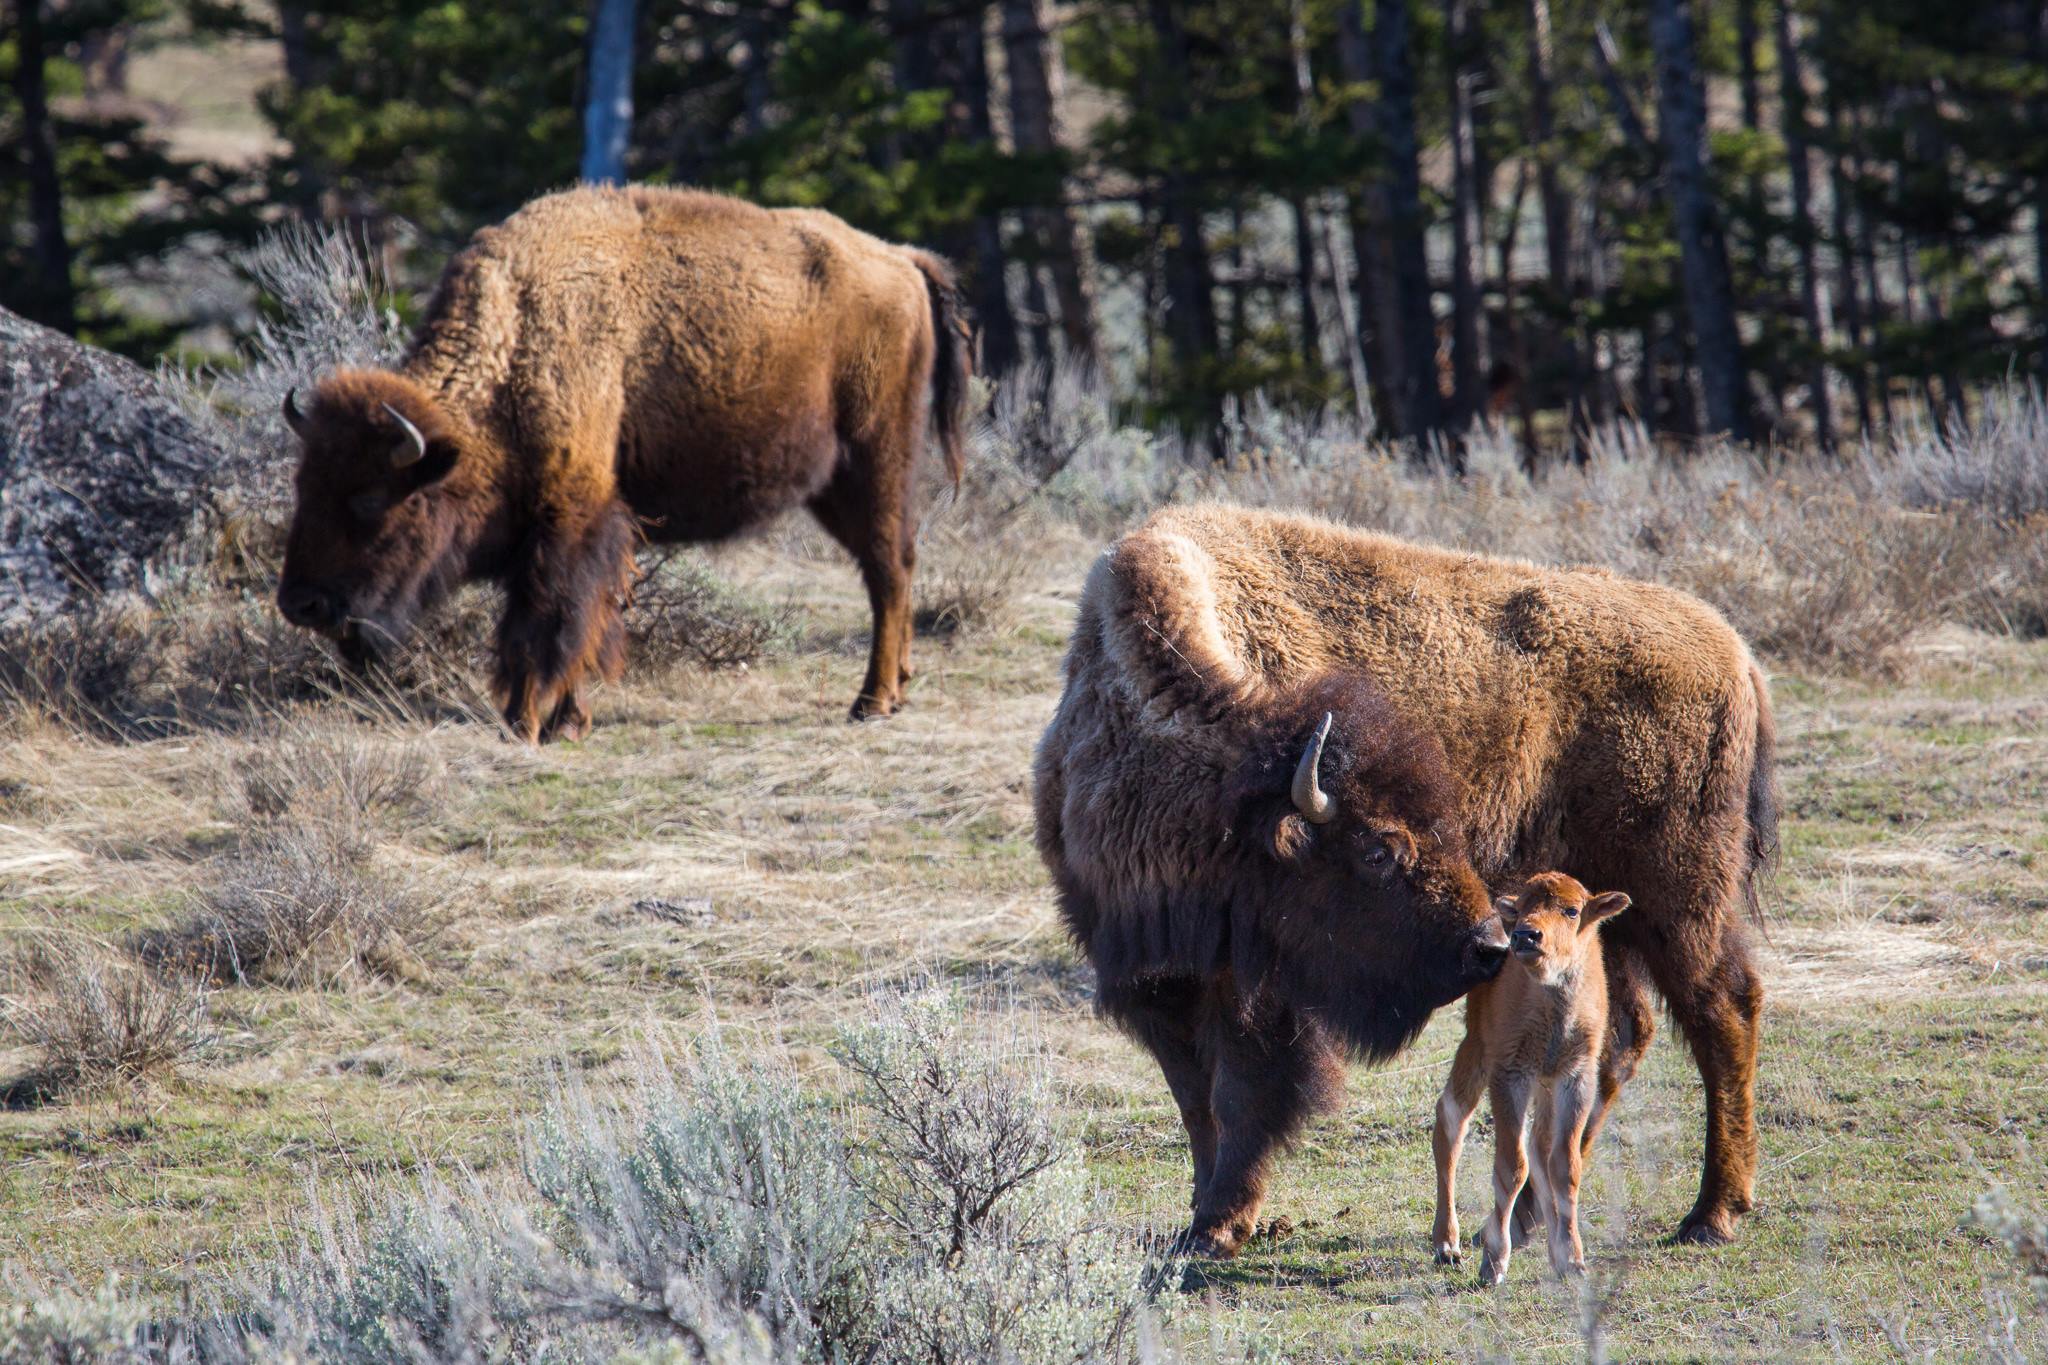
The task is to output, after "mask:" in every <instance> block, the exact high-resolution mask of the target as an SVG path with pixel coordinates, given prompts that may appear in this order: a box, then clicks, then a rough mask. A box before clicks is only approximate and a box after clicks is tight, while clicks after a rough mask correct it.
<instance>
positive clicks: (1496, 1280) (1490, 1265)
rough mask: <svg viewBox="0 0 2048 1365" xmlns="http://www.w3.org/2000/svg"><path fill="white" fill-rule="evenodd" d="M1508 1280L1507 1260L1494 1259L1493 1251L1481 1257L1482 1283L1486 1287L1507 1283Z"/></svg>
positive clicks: (1480, 1272)
mask: <svg viewBox="0 0 2048 1365" xmlns="http://www.w3.org/2000/svg"><path fill="white" fill-rule="evenodd" d="M1507 1280H1508V1268H1507V1263H1506V1262H1504V1261H1496V1260H1494V1259H1493V1253H1492V1252H1490V1251H1489V1252H1487V1253H1485V1254H1484V1255H1482V1256H1481V1257H1480V1258H1479V1283H1480V1284H1482V1285H1484V1286H1486V1288H1488V1289H1493V1288H1496V1287H1498V1286H1500V1285H1503V1284H1506V1283H1507Z"/></svg>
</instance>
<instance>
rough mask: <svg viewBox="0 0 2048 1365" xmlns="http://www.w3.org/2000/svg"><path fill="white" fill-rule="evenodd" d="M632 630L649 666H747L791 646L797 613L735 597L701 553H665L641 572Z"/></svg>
mask: <svg viewBox="0 0 2048 1365" xmlns="http://www.w3.org/2000/svg"><path fill="white" fill-rule="evenodd" d="M626 632H627V635H628V637H629V638H630V639H631V641H632V643H633V650H632V655H631V657H632V658H633V660H634V661H635V662H638V663H641V664H654V665H660V664H664V663H674V662H678V661H683V662H689V663H695V664H697V665H698V666H700V667H703V668H747V667H750V666H751V665H753V664H756V663H758V662H760V661H761V660H762V659H763V658H764V657H766V656H767V655H769V654H771V653H773V652H774V651H775V650H777V649H780V648H783V647H785V646H787V645H788V644H789V642H790V641H791V639H793V638H794V635H795V627H794V612H793V609H792V608H790V607H789V606H787V605H785V606H783V607H781V608H772V607H767V606H764V605H762V604H760V603H758V602H755V601H753V600H752V599H751V598H748V597H746V596H745V595H743V594H741V593H738V592H735V591H734V590H733V589H732V587H731V586H730V585H728V584H727V583H726V582H725V580H724V579H722V578H720V577H719V576H718V575H717V574H716V573H715V572H713V571H712V568H711V566H710V565H709V564H707V563H705V562H704V557H703V556H702V555H700V554H697V553H695V552H693V551H689V550H663V551H655V552H652V553H650V554H648V555H647V556H646V557H645V558H644V560H643V562H642V563H641V565H640V567H639V574H638V578H637V581H636V582H635V584H634V587H633V597H632V601H631V603H630V604H629V605H628V607H627V609H626Z"/></svg>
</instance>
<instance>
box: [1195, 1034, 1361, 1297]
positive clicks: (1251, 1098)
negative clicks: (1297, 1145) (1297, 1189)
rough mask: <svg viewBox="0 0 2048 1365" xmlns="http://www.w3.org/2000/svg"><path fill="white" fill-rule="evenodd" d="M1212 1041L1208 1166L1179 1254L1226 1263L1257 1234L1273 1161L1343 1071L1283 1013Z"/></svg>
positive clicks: (1335, 1088) (1328, 1098)
mask: <svg viewBox="0 0 2048 1365" xmlns="http://www.w3.org/2000/svg"><path fill="white" fill-rule="evenodd" d="M1215 1036H1216V1046H1215V1047H1214V1049H1213V1051H1214V1052H1215V1055H1216V1058H1217V1061H1216V1067H1215V1081H1214V1084H1213V1085H1212V1087H1211V1089H1210V1096H1209V1109H1210V1112H1211V1113H1212V1114H1213V1115H1214V1116H1215V1123H1216V1134H1217V1141H1216V1162H1215V1168H1214V1169H1213V1170H1212V1171H1211V1172H1210V1175H1209V1180H1208V1183H1207V1184H1206V1186H1204V1188H1203V1189H1202V1190H1200V1191H1199V1193H1198V1197H1197V1201H1196V1205H1195V1217H1194V1221H1193V1222H1192V1223H1191V1224H1190V1225H1189V1227H1188V1231H1187V1236H1186V1246H1187V1248H1188V1249H1189V1250H1190V1251H1191V1252H1194V1253H1195V1254H1198V1255H1205V1256H1215V1257H1219V1258H1228V1257H1231V1256H1235V1255H1236V1254H1237V1253H1238V1252H1239V1251H1240V1250H1241V1249H1243V1247H1244V1244H1245V1243H1246V1242H1247V1241H1249V1240H1250V1238H1251V1235H1252V1233H1253V1232H1254V1231H1255V1230H1256V1229H1257V1227H1258V1220H1259V1210H1260V1208H1261V1207H1262V1206H1263V1205H1264V1204H1265V1199H1266V1182H1267V1178H1268V1176H1269V1174H1270V1173H1271V1170H1272V1165H1273V1158H1274V1157H1275V1156H1276V1155H1277V1154H1278V1153H1279V1152H1280V1150H1281V1148H1283V1147H1284V1146H1285V1145H1286V1144H1287V1142H1288V1141H1289V1140H1290V1139H1291V1138H1293V1136H1294V1135H1295V1133H1296V1132H1298V1131H1300V1128H1301V1125H1302V1123H1303V1122H1304V1121H1306V1120H1307V1119H1308V1118H1309V1116H1310V1115H1312V1114H1315V1113H1317V1112H1318V1111H1320V1110H1322V1109H1325V1108H1328V1107H1329V1105H1330V1104H1331V1103H1332V1102H1333V1101H1334V1100H1335V1098H1336V1097H1337V1094H1338V1092H1339V1091H1340V1090H1341V1088H1342V1085H1343V1071H1342V1068H1341V1067H1340V1066H1339V1065H1338V1063H1337V1058H1336V1055H1335V1053H1334V1051H1333V1050H1332V1049H1331V1048H1330V1046H1329V1044H1328V1043H1327V1042H1326V1041H1325V1039H1324V1037H1323V1035H1322V1033H1321V1032H1320V1031H1319V1030H1318V1029H1317V1028H1316V1027H1315V1026H1314V1025H1312V1024H1310V1023H1309V1022H1308V1021H1306V1020H1304V1019H1302V1018H1300V1016H1298V1015H1296V1014H1295V1013H1294V1012H1293V1011H1291V1010H1284V1009H1280V1010H1274V1011H1273V1012H1272V1013H1271V1014H1270V1015H1269V1016H1266V1017H1263V1018H1261V1019H1259V1020H1257V1021H1256V1022H1252V1023H1246V1022H1242V1021H1236V1020H1233V1021H1230V1022H1227V1023H1222V1024H1219V1025H1218V1027H1217V1028H1216V1030H1215Z"/></svg>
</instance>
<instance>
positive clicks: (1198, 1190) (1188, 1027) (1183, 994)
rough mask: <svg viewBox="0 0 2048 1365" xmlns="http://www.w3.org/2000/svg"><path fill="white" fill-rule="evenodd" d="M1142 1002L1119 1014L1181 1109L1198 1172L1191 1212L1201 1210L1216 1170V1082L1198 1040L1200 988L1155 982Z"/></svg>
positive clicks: (1182, 1119)
mask: <svg viewBox="0 0 2048 1365" xmlns="http://www.w3.org/2000/svg"><path fill="white" fill-rule="evenodd" d="M1143 998H1144V1003H1143V1004H1142V1005H1138V1006H1135V1007H1130V1008H1126V1009H1123V1010H1120V1011H1119V1013H1120V1014H1122V1016H1123V1019H1124V1022H1125V1025H1126V1026H1127V1027H1128V1028H1129V1029H1130V1030H1131V1033H1132V1035H1133V1036H1134V1037H1136V1038H1137V1040H1138V1041H1139V1042H1140V1043H1142V1044H1143V1045H1144V1047H1145V1050H1146V1051H1147V1052H1149V1053H1151V1054H1152V1058H1153V1060H1154V1061H1156V1062H1158V1063H1159V1069H1160V1071H1161V1072H1162V1073H1164V1074H1165V1076H1166V1085H1167V1088H1168V1089H1169V1090H1171V1091H1172V1092H1173V1100H1174V1103H1175V1104H1176V1105H1178V1106H1179V1108H1180V1121H1181V1126H1182V1127H1184V1128H1186V1129H1187V1132H1188V1147H1189V1150H1190V1152H1191V1153H1192V1155H1193V1157H1194V1166H1195V1183H1194V1194H1193V1196H1192V1197H1191V1198H1190V1199H1189V1201H1188V1207H1189V1208H1190V1209H1191V1210H1192V1209H1198V1208H1200V1207H1201V1204H1202V1192H1203V1191H1204V1190H1205V1189H1207V1188H1208V1185H1209V1180H1210V1177H1211V1175H1212V1174H1213V1173H1214V1171H1215V1169H1216V1115H1215V1114H1214V1113H1213V1112H1212V1111H1211V1110H1210V1108H1209V1100H1210V1095H1211V1093H1212V1091H1213V1089H1214V1086H1215V1076H1214V1074H1213V1073H1212V1072H1211V1070H1210V1068H1209V1064H1208V1063H1207V1062H1206V1061H1204V1060H1203V1059H1202V1052H1201V1046H1200V1044H1199V1042H1198V1040H1197V1034H1198V1032H1199V1030H1200V1028H1201V1021H1200V1017H1199V1013H1198V1012H1199V1011H1200V1010H1201V1009H1202V1008H1203V1005H1202V988H1201V986H1200V985H1199V983H1197V982H1194V981H1170V982H1168V981H1161V982H1152V983H1148V984H1147V986H1146V987H1145V990H1144V997H1143Z"/></svg>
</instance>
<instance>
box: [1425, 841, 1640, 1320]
mask: <svg viewBox="0 0 2048 1365" xmlns="http://www.w3.org/2000/svg"><path fill="white" fill-rule="evenodd" d="M1628 904H1629V900H1628V897H1627V896H1625V895H1623V894H1622V893H1621V892H1619V891H1609V892H1606V893H1604V894H1602V895H1598V896H1594V895H1589V894H1588V893H1587V891H1586V888H1585V887H1583V886H1581V885H1580V884H1579V883H1578V882H1576V881H1574V880H1573V879H1572V878H1570V877H1567V876H1565V875H1564V874H1563V873H1561V872H1546V873H1540V874H1538V875H1537V876H1535V877H1532V878H1530V879H1529V881H1528V882H1527V883H1526V884H1525V885H1524V886H1523V887H1522V889H1521V891H1520V892H1519V893H1518V894H1516V895H1513V896H1504V897H1502V898H1501V899H1500V900H1499V901H1497V902H1495V908H1496V909H1497V910H1498V911H1499V912H1500V920H1501V925H1502V927H1503V928H1505V929H1506V930H1507V931H1508V952H1509V955H1510V958H1511V962H1510V964H1509V966H1508V967H1507V968H1506V970H1504V971H1503V972H1502V973H1501V974H1500V975H1499V976H1498V977H1496V978H1495V979H1494V980H1492V981H1490V982H1487V983H1485V984H1483V985H1480V986H1475V987H1473V989H1472V993H1471V994H1470V995H1468V996H1466V997H1465V1040H1464V1042H1462V1043H1460V1044H1459V1045H1458V1055H1457V1058H1456V1059H1455V1060H1454V1061H1453V1062H1452V1063H1451V1076H1450V1079H1449V1080H1448V1081H1446V1082H1445V1083H1444V1093H1443V1095H1442V1097H1441V1098H1439V1099H1438V1100H1437V1105H1436V1134H1435V1147H1436V1228H1435V1231H1434V1234H1433V1236H1434V1238H1435V1241H1436V1259H1437V1261H1438V1262H1439V1263H1440V1264H1444V1263H1450V1262H1455V1261H1458V1260H1460V1259H1461V1255H1460V1245H1459V1237H1458V1206H1457V1198H1456V1189H1457V1173H1458V1150H1459V1148H1460V1147H1461V1146H1462V1145H1463V1143H1464V1141H1465V1125H1466V1124H1467V1123H1469V1122H1470V1121H1471V1119H1472V1111H1473V1109H1474V1108H1475V1107H1476V1106H1477V1104H1478V1102H1479V1092H1480V1091H1481V1090H1482V1089H1487V1090H1490V1091H1491V1093H1492V1101H1493V1128H1494V1142H1495V1154H1494V1161H1493V1201H1494V1202H1493V1212H1492V1213H1491V1214H1490V1215H1489V1216H1488V1217H1487V1220H1486V1226H1485V1227H1484V1228H1482V1229H1481V1230H1480V1234H1479V1240H1480V1245H1481V1246H1482V1248H1483V1249H1484V1252H1485V1255H1484V1257H1483V1258H1482V1259H1481V1261H1480V1267H1479V1278H1480V1279H1481V1281H1483V1282H1484V1283H1486V1284H1499V1283H1500V1282H1501V1281H1502V1280H1504V1279H1506V1278H1507V1273H1508V1257H1509V1254H1510V1249H1511V1247H1512V1236H1511V1231H1510V1224H1511V1223H1512V1221H1513V1218H1514V1212H1515V1204H1516V1200H1517V1199H1518V1198H1519V1196H1520V1195H1521V1192H1522V1184H1523V1181H1524V1180H1528V1179H1530V1178H1532V1177H1533V1179H1534V1183H1535V1187H1536V1213H1537V1215H1538V1216H1539V1217H1540V1218H1541V1220H1542V1221H1543V1222H1544V1223H1545V1224H1547V1225H1548V1227H1549V1229H1550V1267H1551V1269H1552V1270H1555V1271H1556V1272H1557V1273H1558V1274H1559V1275H1560V1276H1564V1275H1569V1274H1572V1273H1575V1272H1580V1271H1583V1270H1585V1268H1586V1253H1585V1249H1584V1247H1583V1246H1582V1245H1581V1244H1580V1242H1579V1179H1580V1176H1581V1175H1582V1174H1583V1173H1584V1170H1585V1160H1586V1156H1587V1154H1588V1153H1590V1152H1591V1151H1592V1150H1593V1139H1594V1137H1595V1136H1596V1135H1597V1134H1598V1133H1599V1131H1600V1124H1601V1122H1602V1121H1603V1120H1604V1119H1605V1118H1606V1117H1607V1110H1608V1107H1609V1106H1610V1105H1612V1104H1613V1103H1614V1097H1615V1095H1616V1094H1618V1093H1619V1092H1620V1090H1621V1087H1622V1085H1623V1084H1624V1083H1625V1082H1626V1081H1627V1080H1628V1072H1629V1071H1631V1070H1633V1068H1634V1063H1635V1060H1636V1058H1638V1057H1640V1056H1641V1055H1642V1048H1643V1047H1644V1046H1645V1045H1647V1044H1648V1042H1649V1035H1648V1024H1649V1020H1648V1017H1647V1014H1645V1015H1644V1017H1642V1018H1640V1019H1638V1018H1636V1017H1635V1016H1634V1015H1633V1014H1630V1013H1624V1014H1623V1015H1622V1017H1621V1018H1620V1019H1618V1020H1616V1021H1615V1022H1614V1026H1613V1027H1612V1028H1610V1026H1609V1021H1608V1011H1607V969H1606V966H1605V965H1604V963H1603V962H1602V959H1601V954H1600V930H1599V926H1600V923H1601V921H1603V920H1607V919H1611V918H1612V917H1613V916H1615V915H1618V914H1620V913H1621V912H1622V911H1623V910H1626V909H1628ZM1617 1035H1622V1036H1619V1037H1617ZM1531 1136H1533V1137H1534V1138H1535V1148H1536V1151H1535V1160H1534V1161H1530V1160H1529V1159H1528V1155H1527V1150H1528V1146H1529V1139H1530V1137H1531Z"/></svg>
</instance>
